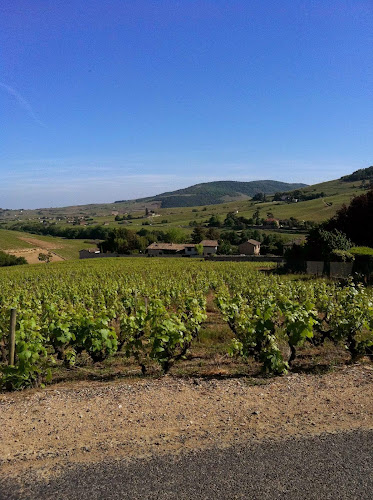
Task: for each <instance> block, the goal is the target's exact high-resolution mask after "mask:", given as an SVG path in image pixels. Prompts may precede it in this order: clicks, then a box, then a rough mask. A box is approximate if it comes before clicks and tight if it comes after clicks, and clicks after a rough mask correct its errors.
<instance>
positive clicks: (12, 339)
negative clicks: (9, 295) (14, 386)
mask: <svg viewBox="0 0 373 500" xmlns="http://www.w3.org/2000/svg"><path fill="white" fill-rule="evenodd" d="M16 318H17V309H14V308H12V309H11V310H10V327H9V359H8V365H9V366H14V357H15V350H16Z"/></svg>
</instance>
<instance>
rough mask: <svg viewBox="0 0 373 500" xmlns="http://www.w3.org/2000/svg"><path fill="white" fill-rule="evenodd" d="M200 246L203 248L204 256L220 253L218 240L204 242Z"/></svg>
mask: <svg viewBox="0 0 373 500" xmlns="http://www.w3.org/2000/svg"><path fill="white" fill-rule="evenodd" d="M200 245H202V246H203V255H204V256H205V257H206V256H207V255H213V254H215V253H216V252H217V251H218V246H219V243H218V240H202V241H201V243H200Z"/></svg>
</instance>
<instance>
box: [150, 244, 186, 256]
mask: <svg viewBox="0 0 373 500" xmlns="http://www.w3.org/2000/svg"><path fill="white" fill-rule="evenodd" d="M146 250H147V252H148V255H149V257H159V256H162V255H183V254H184V251H185V245H181V244H178V243H152V244H151V245H149V246H148V248H147V249H146Z"/></svg>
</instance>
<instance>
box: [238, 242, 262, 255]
mask: <svg viewBox="0 0 373 500" xmlns="http://www.w3.org/2000/svg"><path fill="white" fill-rule="evenodd" d="M238 251H239V252H240V254H241V255H260V241H256V240H247V241H245V242H244V243H241V245H238Z"/></svg>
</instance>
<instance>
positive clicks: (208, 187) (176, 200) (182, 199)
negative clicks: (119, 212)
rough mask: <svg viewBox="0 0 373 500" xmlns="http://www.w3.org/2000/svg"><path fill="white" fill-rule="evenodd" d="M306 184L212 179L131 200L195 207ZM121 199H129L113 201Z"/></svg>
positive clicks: (291, 188)
mask: <svg viewBox="0 0 373 500" xmlns="http://www.w3.org/2000/svg"><path fill="white" fill-rule="evenodd" d="M306 186H307V184H301V183H294V184H291V183H288V182H280V181H273V180H262V181H250V182H240V181H213V182H204V183H201V184H195V185H194V186H190V187H187V188H184V189H178V190H176V191H170V192H166V193H162V194H158V195H156V196H152V197H149V198H138V199H136V200H131V201H136V202H142V203H151V202H152V203H154V202H157V203H159V204H160V206H161V207H162V208H174V207H195V206H201V205H216V204H218V203H225V202H229V201H236V200H237V201H238V200H244V199H247V198H251V197H253V196H254V195H255V194H257V193H264V194H274V193H276V192H279V191H281V192H286V191H291V190H294V189H299V188H303V187H306ZM124 201H130V200H121V201H115V203H123V202H124Z"/></svg>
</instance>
